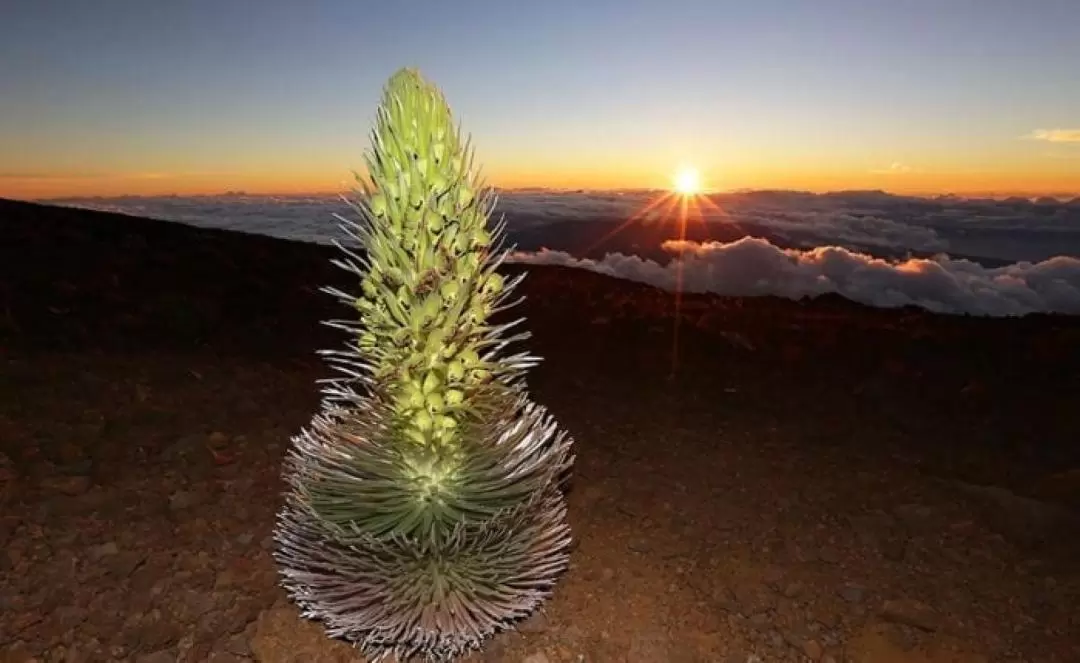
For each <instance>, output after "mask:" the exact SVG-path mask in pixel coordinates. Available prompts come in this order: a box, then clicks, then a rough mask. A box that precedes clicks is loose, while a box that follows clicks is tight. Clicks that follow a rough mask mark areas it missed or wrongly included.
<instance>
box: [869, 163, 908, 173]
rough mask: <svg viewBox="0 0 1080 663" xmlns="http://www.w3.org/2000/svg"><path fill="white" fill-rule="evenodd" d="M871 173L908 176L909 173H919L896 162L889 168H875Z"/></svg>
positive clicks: (904, 164)
mask: <svg viewBox="0 0 1080 663" xmlns="http://www.w3.org/2000/svg"><path fill="white" fill-rule="evenodd" d="M870 172H871V173H873V174H875V175H906V174H908V173H914V172H917V171H916V170H915V169H914V168H912V167H911V166H909V165H907V164H906V163H900V162H899V161H894V162H892V163H891V164H889V167H888V168H875V169H873V170H871V171H870Z"/></svg>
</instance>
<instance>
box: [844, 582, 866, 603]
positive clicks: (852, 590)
mask: <svg viewBox="0 0 1080 663" xmlns="http://www.w3.org/2000/svg"><path fill="white" fill-rule="evenodd" d="M839 593H840V598H842V599H844V600H845V601H847V602H848V603H861V602H862V600H863V599H864V598H865V597H866V589H865V588H863V587H860V586H859V585H844V586H843V587H841V588H840V592H839Z"/></svg>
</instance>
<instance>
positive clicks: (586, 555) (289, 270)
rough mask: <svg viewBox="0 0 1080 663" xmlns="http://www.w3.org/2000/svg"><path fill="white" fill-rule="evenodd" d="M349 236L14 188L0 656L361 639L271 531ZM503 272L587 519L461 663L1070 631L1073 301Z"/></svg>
mask: <svg viewBox="0 0 1080 663" xmlns="http://www.w3.org/2000/svg"><path fill="white" fill-rule="evenodd" d="M335 256H336V253H335V252H334V250H333V249H330V248H326V247H319V246H314V245H304V244H298V243H290V242H286V241H282V240H275V239H270V238H265V237H258V236H249V235H242V234H234V233H226V232H216V231H211V230H205V229H195V228H191V227H188V226H184V225H180V224H169V223H163V222H157V221H150V220H143V219H136V218H131V217H122V216H116V215H110V214H103V213H91V212H84V211H76V210H69V209H59V208H49V207H44V206H36V205H29V204H22V203H15V202H10V201H0V504H2V507H0V549H2V552H0V661H4V662H7V661H11V662H16V661H18V662H28V661H47V662H50V663H53V662H62V661H63V662H78V661H114V660H115V661H136V662H138V663H158V662H161V663H165V662H171V661H215V662H218V663H221V662H224V661H248V660H255V661H265V662H285V661H313V662H314V661H320V662H321V661H327V662H334V661H356V660H359V658H358V657H357V656H356V655H355V654H354V653H353V650H351V649H350V648H349V647H348V646H347V645H346V644H344V643H341V642H336V641H333V640H330V639H329V638H327V637H326V636H325V634H324V633H323V632H322V630H321V628H320V627H319V625H318V624H316V623H313V622H310V621H306V620H303V619H301V618H300V617H299V615H298V613H297V611H296V610H295V608H294V607H293V606H292V605H291V604H290V603H289V602H288V601H287V600H286V597H285V595H284V592H283V590H281V589H280V588H279V586H278V578H277V575H276V569H275V566H274V564H273V562H272V560H271V557H270V553H269V550H270V549H271V547H272V541H271V539H270V535H271V532H272V528H273V524H274V514H275V511H276V509H277V507H278V504H279V496H280V490H281V481H280V477H279V472H280V467H281V461H282V456H283V454H284V452H285V450H286V449H287V446H288V444H289V438H290V436H291V435H293V434H295V433H296V432H298V431H299V429H300V428H301V427H302V426H304V425H305V424H306V423H307V421H308V420H309V418H310V417H311V416H312V414H314V412H315V409H316V407H317V405H318V401H319V394H318V392H317V388H318V386H317V385H316V380H317V379H319V378H322V377H326V376H328V375H329V371H328V370H327V369H326V367H325V366H324V365H323V364H322V363H321V360H320V359H319V358H318V357H317V356H316V355H315V351H316V350H317V349H319V348H327V347H339V346H340V345H341V344H342V343H343V342H344V341H345V338H344V336H343V335H342V334H341V333H340V332H337V331H336V330H333V329H330V328H327V327H325V326H323V325H320V324H319V321H320V320H324V319H327V318H335V317H342V316H347V315H348V314H349V311H348V310H347V309H344V307H342V306H340V305H339V304H337V303H336V302H335V301H334V300H333V298H331V297H329V296H327V295H324V294H321V293H318V292H317V291H316V289H317V288H318V287H320V286H323V285H330V284H333V285H337V286H338V287H342V288H344V289H349V290H352V289H354V288H355V285H354V284H352V283H350V281H349V274H347V273H346V272H343V271H341V270H339V269H337V268H335V267H333V266H332V265H330V264H329V262H328V261H329V258H331V257H335ZM517 269H520V268H518V267H513V268H508V271H516V270H517ZM521 292H522V294H524V295H526V296H527V300H526V302H525V303H524V304H523V305H522V306H520V307H519V308H518V309H516V310H515V311H514V314H515V315H516V314H522V315H525V316H526V317H527V322H526V325H527V327H528V329H529V330H530V331H532V332H533V334H534V337H533V339H531V340H530V341H529V342H528V344H529V345H528V347H529V349H530V350H532V351H534V352H535V353H537V354H539V355H541V356H543V357H544V359H545V361H544V363H543V364H542V365H541V366H540V367H538V368H537V369H536V370H535V371H534V372H533V373H532V374H531V377H530V380H529V383H530V387H531V391H532V393H533V396H534V398H535V399H536V400H537V401H539V402H541V403H543V404H544V405H546V406H548V407H549V408H550V409H551V411H552V412H553V413H554V414H555V415H556V416H557V417H558V419H559V421H560V423H561V424H562V426H563V427H565V428H566V429H568V430H569V431H570V432H571V433H572V434H573V436H574V439H575V442H576V451H577V463H576V466H575V471H574V479H573V484H572V487H571V492H570V494H569V502H570V517H571V521H572V525H573V528H574V534H575V537H576V541H577V547H576V550H575V552H574V555H573V563H572V568H571V569H570V571H569V572H568V574H567V575H566V576H565V577H564V579H563V580H562V581H561V583H560V584H559V586H558V588H557V590H556V593H555V596H554V597H553V598H552V600H551V601H549V602H548V603H547V604H546V612H545V613H543V614H538V615H536V616H534V617H533V618H531V619H530V620H528V621H526V622H525V623H523V624H521V625H520V628H519V629H517V631H516V632H511V633H508V634H505V635H503V636H500V637H499V638H498V639H497V640H495V641H493V642H492V643H491V644H490V645H489V646H488V647H487V649H485V650H484V651H483V652H482V653H478V654H476V655H474V656H472V657H471V658H470V659H469V660H470V661H472V662H474V663H476V662H486V663H498V662H503V661H505V662H510V663H545V662H547V663H571V662H579V661H588V662H595V663H609V662H610V663H622V662H624V661H625V662H628V663H665V662H671V663H696V662H700V663H706V662H716V663H754V662H757V663H770V662H773V661H778V662H787V661H793V662H794V661H800V662H802V661H821V662H826V661H831V662H833V663H840V662H842V661H849V662H851V663H975V662H987V663H989V662H1010V663H1012V662H1016V663H1019V662H1021V661H1023V662H1028V663H1041V662H1046V663H1050V662H1060V663H1068V662H1072V663H1075V662H1076V661H1080V565H1077V563H1076V560H1078V559H1080V536H1078V535H1077V532H1080V519H1078V514H1080V407H1078V406H1080V319H1078V318H1066V317H1053V316H1030V317H1026V318H1021V319H980V318H965V317H949V316H937V315H932V314H929V313H925V312H921V311H919V310H917V309H902V310H880V309H871V308H867V307H863V306H859V305H856V304H853V303H850V302H847V301H845V300H842V299H839V298H831V297H826V298H819V299H817V300H813V301H803V302H794V301H788V300H782V299H774V298H748V299H739V298H722V297H712V296H701V295H695V296H690V295H687V296H685V297H683V298H682V300H681V303H680V306H679V310H680V313H679V315H678V316H676V305H675V304H676V302H675V298H674V296H673V295H672V294H671V293H665V292H662V291H659V290H656V289H653V288H650V287H647V286H644V285H639V284H634V283H630V282H624V281H617V280H614V279H611V278H607V277H604V276H600V275H597V274H593V273H589V272H584V271H575V270H569V269H565V268H554V267H530V268H528V277H527V279H526V281H525V284H524V285H523V286H522V288H521Z"/></svg>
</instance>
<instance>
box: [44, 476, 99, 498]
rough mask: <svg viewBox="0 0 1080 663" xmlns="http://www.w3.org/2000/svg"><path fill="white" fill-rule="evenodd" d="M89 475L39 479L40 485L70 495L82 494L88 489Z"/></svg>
mask: <svg viewBox="0 0 1080 663" xmlns="http://www.w3.org/2000/svg"><path fill="white" fill-rule="evenodd" d="M90 483H91V481H90V477H88V476H85V475H81V474H76V475H69V476H58V477H47V478H45V479H43V480H42V481H41V487H42V488H44V489H46V490H52V491H56V492H59V493H63V494H65V495H70V496H72V497H77V496H79V495H82V494H83V493H85V492H86V491H88V490H90Z"/></svg>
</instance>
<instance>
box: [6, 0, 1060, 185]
mask: <svg viewBox="0 0 1080 663" xmlns="http://www.w3.org/2000/svg"><path fill="white" fill-rule="evenodd" d="M1077 26H1080V2H1077V1H1076V0H1013V1H1005V0H818V1H815V2H810V1H805V0H800V1H796V0H751V1H747V0H739V1H727V0H699V1H690V0H545V1H544V2H525V1H522V2H507V1H506V0H502V1H481V0H457V1H455V2H446V1H445V0H430V1H424V0H412V1H410V2H391V1H385V2H374V1H368V2H361V1H358V0H330V1H323V2H299V1H296V0H289V1H286V0H260V1H258V2H256V1H255V0H251V1H247V2H244V1H240V0H213V1H210V0H205V1H204V0H186V1H177V2H165V1H158V0H153V1H147V0H97V1H95V2H88V1H86V2H72V1H71V0H11V1H9V2H5V4H4V12H3V20H0V63H2V66H0V196H4V197H14V198H46V197H54V196H87V195H104V196H110V195H120V194H162V193H178V194H190V193H218V192H223V191H226V190H245V191H248V192H254V193H296V192H323V191H339V190H341V189H342V188H343V187H344V186H348V185H349V182H348V179H349V178H350V174H349V173H350V170H351V169H359V168H361V167H362V161H361V152H362V150H363V149H364V148H365V147H366V146H367V137H368V131H369V129H370V126H371V121H372V118H373V115H374V110H375V107H376V105H377V103H378V101H379V96H380V93H381V87H382V85H383V83H384V82H385V80H386V78H387V77H388V76H389V75H390V74H391V73H393V71H394V70H396V69H397V68H398V67H401V66H405V65H411V66H417V67H419V68H420V69H421V71H422V72H423V73H424V74H425V75H426V76H427V77H429V78H430V79H432V80H433V81H434V82H435V83H436V84H438V85H439V86H440V87H441V88H443V90H444V91H445V93H446V95H447V97H448V99H449V101H450V104H451V106H452V107H453V108H454V111H455V113H456V114H457V116H458V119H459V120H461V121H462V122H463V125H464V129H465V130H466V131H467V132H469V133H471V134H473V137H474V140H475V143H476V147H477V150H478V153H477V156H478V157H479V160H480V162H481V163H483V164H484V171H485V173H486V174H487V175H488V178H489V181H490V182H491V183H493V184H496V185H499V186H504V187H520V186H541V187H568V188H633V187H666V186H669V185H670V180H671V176H672V174H673V173H675V172H676V170H677V169H678V168H679V167H680V165H682V164H693V165H695V166H697V167H698V168H699V169H700V171H701V173H702V179H703V180H704V184H705V185H706V186H708V187H711V188H715V189H720V190H728V189H738V188H796V189H808V190H815V191H821V190H831V189H845V188H875V189H877V188H880V189H885V190H888V191H893V192H897V193H945V192H952V193H959V194H980V195H982V194H997V195H1009V194H1021V195H1039V194H1059V195H1065V194H1071V195H1076V194H1078V193H1080V38H1078V32H1077V31H1078V27H1077Z"/></svg>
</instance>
